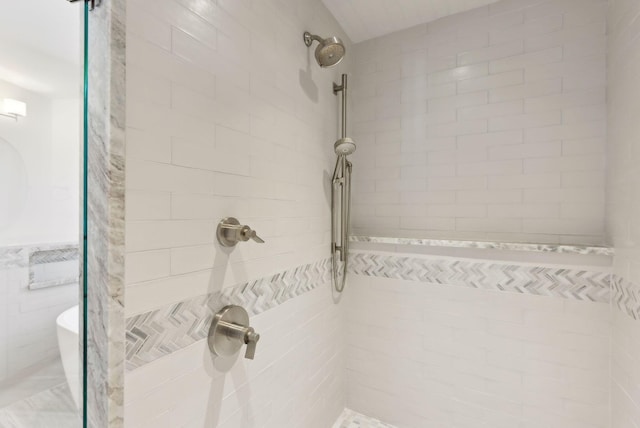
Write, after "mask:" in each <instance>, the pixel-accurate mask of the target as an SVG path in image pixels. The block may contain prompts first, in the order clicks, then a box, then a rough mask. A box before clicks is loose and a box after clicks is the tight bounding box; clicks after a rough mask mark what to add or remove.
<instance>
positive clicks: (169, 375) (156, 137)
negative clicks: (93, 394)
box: [125, 0, 353, 427]
mask: <svg viewBox="0 0 640 428" xmlns="http://www.w3.org/2000/svg"><path fill="white" fill-rule="evenodd" d="M305 30H308V31H311V32H314V33H318V34H320V35H323V36H327V37H328V36H330V35H335V36H338V37H340V38H341V39H342V40H344V41H345V43H346V45H347V46H346V47H347V52H348V55H350V56H352V55H353V52H352V51H351V45H350V42H349V40H348V38H347V37H346V35H345V34H344V32H343V31H342V30H341V28H340V26H339V25H338V24H337V22H336V21H335V19H334V18H333V17H332V16H331V14H330V13H329V12H328V11H327V9H326V8H325V7H324V6H323V5H322V3H321V1H320V0H284V1H282V0H260V1H253V0H218V1H205V2H202V1H194V0H127V99H126V107H127V153H126V161H127V162H126V260H125V266H126V284H127V292H126V315H127V316H132V315H135V314H139V313H142V312H146V311H149V310H153V309H156V308H160V307H164V306H167V305H170V304H172V303H176V302H180V301H183V300H185V299H189V298H191V297H194V296H198V295H203V294H208V293H216V292H218V291H220V290H221V289H222V288H225V287H231V286H233V285H236V284H238V283H242V282H246V281H248V280H251V279H255V278H261V277H265V276H269V275H270V274H273V273H276V272H279V271H283V270H286V269H289V268H292V267H296V266H299V265H303V264H307V263H313V262H316V261H318V260H321V259H324V258H326V257H327V256H328V250H329V230H330V215H329V199H328V188H327V183H328V181H327V177H328V176H329V174H330V170H331V168H332V166H333V164H332V163H333V160H334V154H333V141H334V140H335V138H336V136H337V135H338V131H339V129H338V114H337V112H338V107H339V98H338V97H336V96H335V95H334V94H333V93H332V82H333V81H339V78H340V74H341V73H342V72H346V70H347V68H348V66H349V59H348V58H346V59H345V60H344V62H343V63H341V64H340V65H339V66H337V67H335V68H331V69H321V68H320V67H319V66H318V65H317V64H316V63H315V59H314V57H313V49H314V48H315V47H314V48H311V49H310V48H307V47H306V46H305V45H304V43H303V40H302V34H303V32H304V31H305ZM227 216H234V217H237V218H238V219H239V220H240V221H242V222H243V223H245V224H249V225H250V226H252V227H253V228H254V229H255V230H257V232H258V235H259V236H261V237H262V238H263V239H264V240H265V241H266V243H265V244H261V245H258V244H256V243H254V242H249V243H242V244H240V245H238V246H237V247H235V248H234V249H232V250H231V249H225V248H221V247H220V246H219V245H218V243H217V241H216V238H215V230H216V226H217V224H218V222H219V221H220V220H221V219H222V218H224V217H227ZM305 302H307V303H305ZM331 310H335V308H334V302H333V300H332V299H331V298H330V296H324V298H322V299H317V300H313V303H312V304H311V303H309V300H308V299H307V300H305V298H299V299H294V300H293V301H292V302H290V303H289V304H288V305H283V309H282V311H284V312H279V313H280V317H281V318H277V316H276V315H275V314H273V315H272V311H270V312H269V314H268V315H267V314H265V315H264V316H263V318H264V319H269V320H272V321H271V322H272V324H264V329H263V330H266V329H267V328H272V329H273V332H271V333H270V332H268V331H265V333H267V334H266V336H265V339H264V342H262V341H261V346H260V347H259V349H258V356H259V358H258V359H257V360H256V361H253V362H250V363H240V364H239V365H238V367H237V368H235V369H234V370H233V371H232V372H231V374H228V375H226V376H225V375H224V374H222V373H221V372H216V373H214V372H215V370H216V369H214V368H213V367H212V366H211V362H210V359H209V354H208V351H206V350H205V347H204V343H203V342H201V343H198V344H197V345H195V347H189V348H188V349H185V350H184V352H181V353H177V354H176V355H172V356H170V357H167V359H166V361H164V360H163V359H161V360H160V361H158V364H159V366H158V367H162V368H161V369H158V370H159V371H156V372H153V371H151V372H149V373H152V375H151V377H145V373H147V371H149V370H153V369H152V368H147V367H145V368H144V370H145V371H144V372H138V371H134V372H131V373H128V374H127V376H126V381H127V393H126V394H125V395H126V399H125V400H126V406H127V418H126V425H127V426H130V427H142V426H155V427H158V426H171V427H175V426H203V423H205V422H206V423H209V424H213V423H214V422H215V423H216V424H217V425H216V426H230V427H237V426H240V423H239V422H238V420H237V419H236V418H241V420H243V421H246V420H252V421H254V422H255V421H256V420H261V419H262V418H268V419H269V420H274V421H275V420H280V419H279V418H281V417H283V415H288V414H289V413H288V412H290V411H293V410H294V409H298V413H297V415H296V417H299V418H302V420H305V421H306V420H307V419H308V418H312V416H314V415H318V414H322V415H323V417H325V416H326V418H327V420H326V424H324V425H320V422H317V423H318V425H317V426H329V425H330V423H331V422H333V420H335V418H336V417H337V416H338V414H339V413H340V411H341V410H342V408H343V407H344V391H343V388H342V386H341V385H340V378H339V377H338V376H334V375H329V374H328V373H329V372H331V373H333V372H332V370H338V369H337V367H339V366H340V363H339V361H338V360H339V358H338V357H337V356H335V355H334V353H333V351H334V350H335V347H336V346H338V343H340V342H339V341H336V342H334V339H335V338H334V337H332V336H331V335H329V334H328V333H327V334H326V335H325V336H322V337H323V340H324V342H320V341H319V339H318V338H317V336H318V334H319V333H318V332H317V331H316V330H318V329H319V330H322V329H323V328H326V329H331V332H333V330H334V329H335V326H334V325H333V324H331V323H329V324H327V325H326V326H324V325H322V326H316V323H317V322H318V321H317V320H318V319H319V317H320V315H318V314H320V313H321V314H325V315H322V319H323V322H324V321H326V319H325V318H329V317H328V315H326V314H327V313H328V311H331ZM276 313H278V312H277V310H276ZM273 317H276V318H273ZM255 318H256V320H257V319H259V317H255ZM291 320H295V325H296V327H295V329H292V330H291V331H290V330H288V328H289V327H291V323H290V321H291ZM252 321H253V320H252ZM256 322H258V321H256ZM316 327H317V328H316ZM308 328H310V329H312V331H311V332H308V331H307V329H308ZM327 331H329V330H327ZM261 333H262V332H261ZM293 336H295V340H293ZM274 338H277V339H274ZM285 338H291V341H289V340H288V339H286V340H285ZM270 340H280V341H281V342H282V343H280V344H279V347H278V348H277V349H276V348H270V346H269V341H270ZM336 340H337V339H336ZM281 351H282V353H281ZM283 355H284V357H283ZM167 365H168V366H169V367H167ZM294 366H295V367H297V369H295V370H291V371H290V372H289V373H285V372H286V370H285V369H288V368H291V367H294ZM154 367H155V366H154ZM143 377H144V379H145V380H144V382H143V383H142V384H138V385H139V386H140V387H144V388H146V389H145V390H144V391H143V392H137V391H138V390H137V389H136V387H135V385H136V379H141V378H143ZM294 377H297V379H295V378H294ZM302 378H306V379H307V380H308V381H307V382H300V384H299V386H295V385H293V383H294V381H299V380H300V379H302ZM249 380H251V381H250V382H249ZM274 383H278V384H279V385H280V386H281V387H282V391H281V393H280V395H279V396H278V397H276V396H275V395H273V396H270V394H271V393H270V392H269V389H268V388H269V387H272V386H273V385H274ZM132 385H133V386H132ZM285 385H286V386H287V388H285ZM292 385H293V386H292ZM298 388H300V389H298ZM329 393H330V394H329ZM223 397H226V398H225V399H224V400H223ZM276 398H278V399H276ZM221 401H223V402H224V405H220V406H221V407H216V404H215V403H214V402H217V403H220V402H221ZM239 401H242V402H247V403H248V404H247V405H245V406H243V405H241V404H238V403H239ZM314 403H315V404H314ZM198 406H200V407H198ZM220 408H222V409H223V413H222V414H216V413H215V412H216V411H217V410H216V409H218V410H219V409H220ZM158 409H164V410H166V411H167V412H168V413H170V414H171V416H170V417H166V418H165V417H163V415H162V414H159V413H158ZM324 412H327V413H326V414H325V413H324ZM267 414H269V415H270V416H269V417H267ZM194 418H195V419H197V420H194ZM198 418H200V419H198ZM202 418H206V419H202ZM323 420H324V419H323V418H319V419H318V421H323ZM224 421H226V425H225V424H224V423H223V422H224ZM248 423H249V422H247V424H248ZM198 424H199V425H198ZM243 426H254V425H243ZM260 426H263V425H260ZM271 426H283V425H277V424H275V423H274V425H271ZM299 426H315V425H305V424H301V425H299Z"/></svg>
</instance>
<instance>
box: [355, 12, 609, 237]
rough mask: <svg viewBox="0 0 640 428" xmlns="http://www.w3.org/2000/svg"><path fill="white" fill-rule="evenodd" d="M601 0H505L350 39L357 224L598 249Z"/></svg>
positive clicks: (602, 131) (400, 232)
mask: <svg viewBox="0 0 640 428" xmlns="http://www.w3.org/2000/svg"><path fill="white" fill-rule="evenodd" d="M606 8H607V3H606V1H604V0H581V1H576V0H504V1H500V2H498V3H494V4H491V5H488V6H484V7H481V8H477V9H473V10H471V11H469V12H465V13H460V14H457V15H452V16H449V17H446V18H443V19H440V20H438V21H434V22H430V23H428V24H424V25H419V26H416V27H413V28H410V29H408V30H404V31H399V32H397V33H393V34H390V35H386V36H382V37H380V38H377V39H373V40H369V41H365V42H362V43H359V44H357V45H355V47H354V52H355V58H356V59H355V64H354V73H353V78H352V84H351V86H352V88H353V99H354V101H353V103H354V113H353V121H352V124H353V126H352V130H351V132H352V133H353V135H354V137H355V140H356V143H357V144H358V150H357V151H356V153H355V154H354V156H353V159H354V191H353V216H352V218H353V228H354V231H355V232H356V233H358V234H365V235H366V234H369V235H374V236H381V235H387V236H401V237H421V238H424V237H431V238H448V239H476V240H477V239H490V240H502V241H512V242H513V241H526V242H544V243H573V244H602V243H603V240H604V206H605V201H604V188H605V162H604V153H605V150H606V147H605V137H606V92H605V90H606V52H605V51H606V29H605V28H606V22H605V20H606Z"/></svg>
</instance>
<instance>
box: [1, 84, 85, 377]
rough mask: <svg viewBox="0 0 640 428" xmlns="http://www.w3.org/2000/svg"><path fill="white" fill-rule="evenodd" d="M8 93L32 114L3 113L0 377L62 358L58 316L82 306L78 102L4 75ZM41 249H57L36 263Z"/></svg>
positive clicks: (4, 95)
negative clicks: (15, 117) (14, 115)
mask: <svg viewBox="0 0 640 428" xmlns="http://www.w3.org/2000/svg"><path fill="white" fill-rule="evenodd" d="M4 98H14V99H17V100H20V101H23V102H25V103H27V116H26V117H23V118H19V120H18V121H15V120H13V119H11V118H7V117H0V381H3V380H7V379H10V380H15V379H17V378H22V377H24V376H28V375H29V374H30V372H31V371H32V369H33V368H34V366H38V365H42V364H48V363H49V362H51V361H52V360H53V359H55V358H57V357H58V355H59V352H58V343H57V340H56V324H55V320H56V317H57V316H58V315H59V314H60V313H62V312H63V311H64V310H65V309H68V308H69V307H71V306H73V305H75V304H77V302H78V284H77V282H78V275H79V266H78V254H77V241H78V234H79V229H78V227H79V226H78V225H79V223H78V222H79V212H78V207H79V201H78V196H79V163H80V158H79V155H78V153H79V150H80V131H79V129H80V122H79V121H80V115H79V111H80V102H79V99H77V98H76V99H73V98H62V97H61V96H60V97H58V96H56V97H53V96H51V95H49V94H45V93H40V92H34V91H30V90H26V89H24V88H22V87H20V86H17V85H14V84H11V83H9V82H5V81H1V80H0V100H2V99H4ZM68 246H71V247H73V249H71V250H70V251H69V252H66V251H62V252H60V251H58V250H60V249H61V248H63V247H64V248H66V247H68ZM39 249H40V250H53V253H48V255H46V256H45V257H44V259H43V258H40V259H38V256H37V255H36V257H35V258H33V260H32V257H31V256H32V255H33V253H34V252H36V253H37V252H38V250H39ZM36 259H38V260H36ZM67 262H68V263H67ZM61 263H62V264H61ZM65 263H67V264H66V265H65ZM36 265H37V267H36ZM34 269H40V270H38V273H39V274H40V275H38V278H39V279H38V280H37V281H36V282H40V284H39V285H34V286H31V285H30V283H33V282H34V281H33V279H34V274H35V271H34ZM42 269H44V270H42ZM42 275H44V276H45V277H46V279H45V280H44V282H43V281H41V280H42V279H43V277H42ZM32 285H33V284H32ZM36 288H37V289H36Z"/></svg>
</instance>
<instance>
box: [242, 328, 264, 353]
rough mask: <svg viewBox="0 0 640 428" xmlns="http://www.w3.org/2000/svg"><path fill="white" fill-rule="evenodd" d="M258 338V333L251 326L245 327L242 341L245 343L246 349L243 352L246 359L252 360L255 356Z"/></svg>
mask: <svg viewBox="0 0 640 428" xmlns="http://www.w3.org/2000/svg"><path fill="white" fill-rule="evenodd" d="M258 340H260V335H259V334H258V333H256V331H255V330H254V329H253V327H249V328H248V329H247V333H246V334H245V335H244V343H245V344H246V345H247V350H246V351H245V353H244V357H245V358H246V359H248V360H253V357H255V356H256V345H257V344H258Z"/></svg>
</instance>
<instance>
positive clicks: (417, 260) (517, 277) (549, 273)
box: [349, 252, 610, 303]
mask: <svg viewBox="0 0 640 428" xmlns="http://www.w3.org/2000/svg"><path fill="white" fill-rule="evenodd" d="M349 272H350V273H352V274H356V275H366V276H379V277H384V278H394V279H405V280H409V281H420V282H428V283H436V284H445V285H456V286H462V287H473V288H480V289H484V290H494V291H507V292H512V293H522V294H534V295H538V296H552V297H562V298H566V299H575V300H585V301H592V302H607V303H608V302H609V299H610V285H609V280H610V274H609V273H606V272H598V271H588V270H581V269H570V268H562V267H548V266H535V265H519V264H506V263H495V262H488V261H477V262H476V261H469V260H456V259H434V258H424V257H412V256H404V255H396V254H374V253H360V252H354V253H353V254H352V256H351V259H350V261H349Z"/></svg>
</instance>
